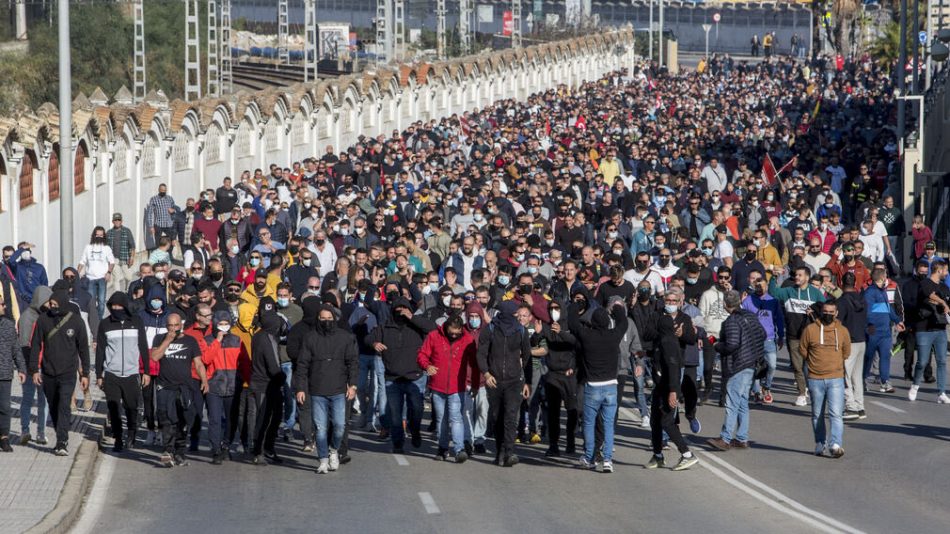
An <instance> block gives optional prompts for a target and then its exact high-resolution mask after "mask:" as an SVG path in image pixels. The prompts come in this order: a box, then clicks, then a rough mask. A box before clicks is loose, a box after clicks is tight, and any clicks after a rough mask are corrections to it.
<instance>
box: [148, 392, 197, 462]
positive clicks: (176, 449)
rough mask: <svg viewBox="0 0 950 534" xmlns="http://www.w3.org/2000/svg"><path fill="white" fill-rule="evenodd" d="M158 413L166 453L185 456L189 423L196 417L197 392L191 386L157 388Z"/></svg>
mask: <svg viewBox="0 0 950 534" xmlns="http://www.w3.org/2000/svg"><path fill="white" fill-rule="evenodd" d="M155 398H156V404H157V405H156V410H155V412H156V414H157V415H158V422H159V424H160V425H161V427H162V438H163V439H164V443H165V453H166V454H175V455H178V456H184V455H185V451H186V450H187V448H188V447H187V439H186V438H187V435H186V434H187V432H188V425H189V424H190V423H191V421H193V420H194V417H195V413H194V411H195V407H194V404H193V403H194V400H195V394H194V392H192V391H191V388H190V387H189V386H180V387H178V388H159V387H156V388H155Z"/></svg>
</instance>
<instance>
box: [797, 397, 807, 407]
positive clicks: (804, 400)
mask: <svg viewBox="0 0 950 534" xmlns="http://www.w3.org/2000/svg"><path fill="white" fill-rule="evenodd" d="M795 406H808V397H806V396H805V395H799V396H798V398H797V399H795Z"/></svg>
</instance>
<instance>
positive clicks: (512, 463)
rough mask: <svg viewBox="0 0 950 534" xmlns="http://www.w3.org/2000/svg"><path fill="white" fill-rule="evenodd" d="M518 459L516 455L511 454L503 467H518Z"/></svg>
mask: <svg viewBox="0 0 950 534" xmlns="http://www.w3.org/2000/svg"><path fill="white" fill-rule="evenodd" d="M518 462H519V459H518V455H517V454H512V455H510V456H508V457H507V458H505V467H514V466H516V465H518Z"/></svg>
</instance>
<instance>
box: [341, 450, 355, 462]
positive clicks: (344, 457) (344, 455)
mask: <svg viewBox="0 0 950 534" xmlns="http://www.w3.org/2000/svg"><path fill="white" fill-rule="evenodd" d="M351 461H353V457H352V456H350V455H349V454H347V453H345V452H341V453H340V465H346V464H348V463H350V462H351Z"/></svg>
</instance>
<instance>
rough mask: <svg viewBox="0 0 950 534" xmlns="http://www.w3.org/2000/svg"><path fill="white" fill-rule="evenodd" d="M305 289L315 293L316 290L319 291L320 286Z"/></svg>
mask: <svg viewBox="0 0 950 534" xmlns="http://www.w3.org/2000/svg"><path fill="white" fill-rule="evenodd" d="M307 289H311V290H313V291H316V290H318V289H320V286H307Z"/></svg>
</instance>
